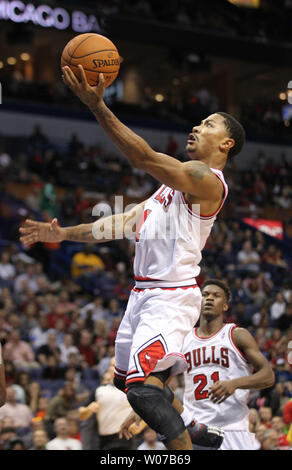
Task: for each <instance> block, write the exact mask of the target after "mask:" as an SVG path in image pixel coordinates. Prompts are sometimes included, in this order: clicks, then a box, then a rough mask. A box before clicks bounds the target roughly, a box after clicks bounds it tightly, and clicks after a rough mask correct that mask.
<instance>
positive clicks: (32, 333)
mask: <svg viewBox="0 0 292 470" xmlns="http://www.w3.org/2000/svg"><path fill="white" fill-rule="evenodd" d="M48 334H49V325H48V318H47V315H46V314H45V313H44V312H41V313H40V315H39V319H38V324H37V325H36V326H35V327H34V328H32V329H31V330H29V339H30V342H31V344H32V346H33V348H34V350H35V351H36V350H37V349H38V348H40V346H43V345H45V344H46V343H47V340H48Z"/></svg>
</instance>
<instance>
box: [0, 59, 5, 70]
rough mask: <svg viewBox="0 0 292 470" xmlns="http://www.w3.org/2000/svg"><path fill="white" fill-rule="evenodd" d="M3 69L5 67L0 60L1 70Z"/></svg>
mask: <svg viewBox="0 0 292 470" xmlns="http://www.w3.org/2000/svg"><path fill="white" fill-rule="evenodd" d="M3 67H4V64H3V62H2V60H0V69H3Z"/></svg>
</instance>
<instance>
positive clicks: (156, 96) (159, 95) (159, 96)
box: [155, 93, 164, 103]
mask: <svg viewBox="0 0 292 470" xmlns="http://www.w3.org/2000/svg"><path fill="white" fill-rule="evenodd" d="M155 100H156V101H158V103H162V101H164V96H163V95H162V94H161V93H157V95H155Z"/></svg>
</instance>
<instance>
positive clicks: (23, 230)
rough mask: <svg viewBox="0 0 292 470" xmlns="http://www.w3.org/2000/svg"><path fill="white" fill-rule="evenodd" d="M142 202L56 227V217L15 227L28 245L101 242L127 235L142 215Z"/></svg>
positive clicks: (133, 230)
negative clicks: (87, 220)
mask: <svg viewBox="0 0 292 470" xmlns="http://www.w3.org/2000/svg"><path fill="white" fill-rule="evenodd" d="M144 204H145V201H143V202H141V203H140V204H137V205H136V206H135V207H134V208H133V209H131V210H130V211H127V212H123V213H121V214H116V215H113V216H109V217H104V218H101V219H99V220H97V221H96V222H93V223H90V224H80V225H75V226H73V227H60V226H59V224H58V221H57V219H53V220H52V222H50V223H47V222H37V221H35V220H29V219H27V220H26V221H25V222H24V223H23V225H22V226H21V227H20V228H19V231H20V234H21V236H20V241H21V243H22V244H23V245H24V246H29V245H32V244H33V243H36V242H45V243H58V242H63V241H65V240H66V241H74V242H79V243H105V242H109V241H112V240H115V239H116V238H125V237H127V238H131V235H132V234H133V233H135V227H136V224H138V222H139V220H140V218H141V216H142V213H143V208H144Z"/></svg>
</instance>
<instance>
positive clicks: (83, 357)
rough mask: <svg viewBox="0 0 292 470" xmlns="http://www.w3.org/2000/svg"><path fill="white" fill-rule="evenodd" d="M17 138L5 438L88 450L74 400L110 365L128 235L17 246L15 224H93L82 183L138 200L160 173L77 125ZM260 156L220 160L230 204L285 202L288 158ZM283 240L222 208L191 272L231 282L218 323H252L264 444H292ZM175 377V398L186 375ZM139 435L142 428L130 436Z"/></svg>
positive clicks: (3, 279) (0, 305)
mask: <svg viewBox="0 0 292 470" xmlns="http://www.w3.org/2000/svg"><path fill="white" fill-rule="evenodd" d="M16 141H17V139H15V141H14V147H13V146H11V142H10V143H9V142H8V141H3V142H2V149H1V152H0V168H1V171H0V179H1V197H2V205H1V207H0V217H1V221H2V229H1V230H2V233H1V238H2V239H1V240H0V245H1V253H0V292H1V299H0V341H1V344H2V347H3V358H4V361H5V367H6V378H7V386H8V388H7V403H6V405H5V406H4V407H2V408H0V446H1V449H13V450H20V449H45V448H47V449H48V450H49V449H50V448H51V449H55V448H56V446H57V445H58V443H59V439H61V440H63V441H64V440H65V441H66V446H67V447H66V448H75V449H76V450H77V449H81V448H82V446H83V448H88V447H87V446H90V445H91V444H86V445H85V443H84V442H85V441H84V439H85V438H84V429H83V424H84V423H85V422H86V420H85V421H82V420H80V413H79V408H80V407H82V406H88V405H89V404H90V403H91V402H93V401H94V393H95V390H96V389H97V388H98V387H99V385H100V384H101V383H102V380H103V378H104V376H105V374H106V373H107V371H108V370H109V369H110V368H111V367H112V361H113V360H114V359H113V358H114V342H115V337H116V333H117V329H118V326H119V324H120V321H121V319H122V316H123V313H124V311H125V307H126V303H127V299H128V297H129V293H130V290H131V288H132V287H133V275H132V262H133V256H134V243H133V241H131V240H120V241H115V242H112V243H110V244H100V245H99V244H98V245H93V246H91V245H84V246H83V245H80V244H75V245H74V244H70V243H65V244H63V245H62V247H60V246H58V245H57V246H55V247H54V249H53V250H49V249H48V246H45V245H44V244H37V245H35V246H32V247H31V248H30V249H28V250H24V249H23V248H22V247H21V246H20V244H19V243H18V227H19V224H20V223H21V221H22V220H23V218H26V217H27V216H28V215H29V216H31V217H33V218H35V217H36V218H39V219H43V220H51V219H52V218H53V217H55V216H58V218H59V222H60V224H61V225H75V224H78V223H83V222H85V223H88V222H90V221H91V220H92V218H91V217H90V214H91V207H92V206H91V203H90V201H89V200H87V199H86V197H85V191H86V190H93V189H94V190H95V191H96V192H97V193H102V194H103V196H102V197H103V199H110V196H111V195H112V194H124V195H127V196H128V197H132V198H137V199H139V198H144V199H145V197H147V196H148V195H150V194H151V193H152V192H153V191H154V190H155V189H156V188H157V183H156V182H155V181H154V180H152V179H151V178H150V177H148V176H145V175H142V174H140V173H139V172H136V171H135V170H134V171H132V170H131V168H130V167H129V166H128V165H127V164H125V162H124V161H123V160H122V159H120V158H119V157H118V156H116V155H111V156H108V155H106V154H105V152H104V151H103V149H102V148H101V147H98V146H97V147H91V148H86V146H85V145H84V144H83V143H82V142H80V141H79V139H78V136H76V135H75V136H72V139H71V141H70V143H69V144H68V147H67V148H66V149H63V150H62V151H61V150H60V149H59V148H56V147H54V145H53V144H52V142H50V141H49V139H48V138H47V137H46V136H45V135H44V133H43V131H42V129H41V128H39V127H37V128H36V129H35V130H34V132H33V134H32V135H31V137H30V138H29V139H28V141H27V142H26V145H25V146H23V145H22V141H21V140H20V141H19V144H20V145H21V148H22V151H21V152H20V151H16V150H17V142H16ZM8 144H9V145H8ZM168 146H169V148H168V149H161V150H163V151H166V152H167V153H170V154H175V153H176V150H177V146H176V142H175V140H174V139H170V141H169V143H168ZM23 148H25V149H26V151H25V152H24V151H23ZM12 151H13V152H15V154H13V153H12ZM180 157H181V158H183V156H180ZM12 160H13V165H12ZM256 162H257V163H256V166H255V167H254V168H253V171H235V168H234V166H233V167H232V166H231V167H229V168H227V172H226V177H227V182H228V185H229V189H230V195H229V197H228V200H227V203H226V204H227V206H226V207H227V213H228V214H230V213H231V209H232V205H233V207H237V208H241V209H242V210H243V213H244V211H246V213H249V214H250V213H251V212H253V211H255V209H256V210H261V209H264V208H265V206H266V205H267V204H268V205H274V206H278V207H279V209H280V208H285V209H289V208H291V202H292V201H291V199H292V189H291V185H290V182H291V177H292V168H291V164H289V162H288V161H287V159H286V157H285V155H282V156H281V158H280V159H279V162H277V163H275V162H274V161H273V160H271V159H267V158H266V156H265V154H264V153H263V152H261V153H260V154H259V155H258V156H257V158H256ZM255 170H256V171H255ZM47 175H50V178H51V180H50V181H48V179H47V178H48V177H47ZM78 180H79V181H78ZM9 181H10V182H11V181H12V182H14V183H23V182H25V183H26V185H27V187H29V188H30V191H29V192H28V194H27V195H26V196H25V201H21V204H20V202H19V200H16V199H15V198H13V197H12V196H11V195H9V194H8V193H7V191H6V189H5V188H6V184H7V182H9ZM60 186H62V187H63V188H65V191H64V193H63V194H61V193H60V192H59V187H60ZM139 200H140V199H139ZM12 201H13V204H15V205H16V209H14V210H12V208H11V204H12ZM228 201H229V202H228ZM5 204H6V205H7V206H5ZM17 204H20V205H17ZM5 207H6V209H5ZM13 207H14V206H13ZM9 208H10V210H8V209H9ZM15 214H16V215H15ZM235 215H236V214H235ZM11 217H12V219H13V220H12V223H11V224H8V225H7V227H6V229H7V230H6V232H4V228H5V220H6V222H7V221H9V218H11ZM289 243H291V242H289V240H288V241H286V242H285V243H283V242H280V241H279V240H277V239H274V238H272V237H268V236H266V235H264V234H263V233H262V232H260V231H256V230H253V229H251V228H248V226H246V225H245V224H243V223H242V221H241V219H240V216H239V214H237V215H236V216H234V217H233V218H230V217H226V218H223V217H220V216H219V218H218V220H217V221H216V223H215V226H214V228H213V231H212V234H211V236H210V237H209V239H208V241H207V244H206V247H205V249H204V252H203V261H202V263H201V267H202V270H201V273H200V276H199V277H198V279H197V281H198V283H199V285H201V284H202V283H203V281H204V280H205V279H207V278H210V277H211V278H220V279H224V280H226V281H227V282H228V284H229V286H230V288H231V290H232V297H233V299H232V306H231V308H230V310H229V311H228V312H227V313H226V316H225V321H227V322H234V323H237V324H239V325H240V326H242V327H245V328H247V329H249V331H250V332H251V333H252V334H253V336H254V337H255V339H256V341H257V343H258V345H259V348H260V350H261V351H262V353H263V354H264V355H265V356H266V357H267V359H268V360H269V362H270V363H271V364H272V367H273V369H274V371H275V375H276V383H275V385H274V386H273V387H272V388H271V389H267V390H261V391H253V392H252V393H251V394H250V400H249V406H250V407H251V409H252V412H251V416H250V426H251V429H253V430H254V432H255V433H256V437H257V440H258V446H259V448H262V449H273V448H280V449H289V448H290V446H291V442H292V439H291V441H289V440H288V438H287V433H288V430H289V426H290V424H291V422H292V410H291V408H292V364H291V360H290V362H289V358H290V359H291V353H290V356H289V344H290V346H291V344H292V343H291V341H292V276H291V263H292V259H291V245H289ZM287 244H288V245H287ZM289 246H290V249H289ZM290 349H292V348H290ZM172 386H173V388H174V390H175V392H176V393H177V395H178V396H179V397H180V398H181V396H182V391H183V378H182V377H181V376H180V377H179V379H178V380H175V381H174V382H173V385H172ZM82 436H83V437H82ZM72 440H73V442H72ZM53 441H54V442H53ZM63 441H62V442H63ZM87 441H88V439H87ZM87 441H86V442H87ZM141 442H142V435H141V436H140V437H139V438H138V439H137V440H136V441H135V442H134V443H133V445H135V446H136V448H137V447H138V446H140V444H141ZM144 443H146V444H145V445H149V446H155V445H156V444H155V443H156V436H155V435H153V433H152V434H151V432H148V431H146V433H145V440H144ZM98 445H99V444H98V443H97V444H95V446H96V447H95V448H98ZM142 448H143V445H142Z"/></svg>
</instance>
